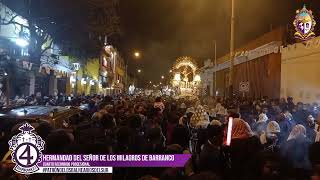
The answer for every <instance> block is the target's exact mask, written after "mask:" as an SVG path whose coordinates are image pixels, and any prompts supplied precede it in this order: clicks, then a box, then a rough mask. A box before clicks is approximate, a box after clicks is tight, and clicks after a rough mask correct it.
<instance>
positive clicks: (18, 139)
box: [9, 123, 44, 174]
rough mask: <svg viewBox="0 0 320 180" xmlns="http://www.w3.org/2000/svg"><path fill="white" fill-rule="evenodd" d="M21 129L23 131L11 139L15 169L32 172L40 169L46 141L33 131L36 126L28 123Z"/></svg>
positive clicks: (25, 172)
mask: <svg viewBox="0 0 320 180" xmlns="http://www.w3.org/2000/svg"><path fill="white" fill-rule="evenodd" d="M19 130H20V131H21V132H20V133H19V134H17V135H15V136H13V137H12V138H11V140H10V141H9V149H10V150H11V151H12V153H11V156H12V161H13V162H14V163H15V164H16V166H15V167H14V168H13V170H14V171H16V172H18V173H21V174H32V173H34V172H36V171H38V170H39V167H38V163H40V162H41V156H42V152H41V151H42V150H43V149H44V141H43V140H42V139H41V137H40V136H38V135H36V134H35V133H33V132H32V131H33V130H34V128H33V127H32V126H31V125H30V124H28V123H26V124H24V125H22V126H21V127H20V128H19Z"/></svg>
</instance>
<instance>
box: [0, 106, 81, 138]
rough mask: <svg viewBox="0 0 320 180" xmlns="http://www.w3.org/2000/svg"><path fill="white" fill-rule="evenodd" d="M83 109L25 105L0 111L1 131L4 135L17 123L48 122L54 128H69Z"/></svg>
mask: <svg viewBox="0 0 320 180" xmlns="http://www.w3.org/2000/svg"><path fill="white" fill-rule="evenodd" d="M80 113H81V110H80V109H79V108H75V107H61V106H24V107H18V108H12V109H6V110H3V111H0V131H1V134H2V135H4V134H6V133H8V132H10V131H11V129H12V127H13V126H15V125H16V124H19V123H23V122H29V123H40V122H48V123H50V124H51V125H52V126H53V127H54V128H69V127H70V126H69V124H70V120H71V119H75V118H77V117H79V116H80Z"/></svg>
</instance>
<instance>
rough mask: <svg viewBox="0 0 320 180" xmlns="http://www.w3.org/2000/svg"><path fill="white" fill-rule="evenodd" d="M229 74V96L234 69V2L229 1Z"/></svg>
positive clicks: (231, 91)
mask: <svg viewBox="0 0 320 180" xmlns="http://www.w3.org/2000/svg"><path fill="white" fill-rule="evenodd" d="M230 33H231V34H230V73H229V96H230V97H232V94H233V69H234V67H233V66H234V57H233V54H234V0H231V25H230Z"/></svg>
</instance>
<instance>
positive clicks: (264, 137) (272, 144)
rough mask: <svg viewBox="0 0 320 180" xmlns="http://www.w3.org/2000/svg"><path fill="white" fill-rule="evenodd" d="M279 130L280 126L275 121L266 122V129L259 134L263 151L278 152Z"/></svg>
mask: <svg viewBox="0 0 320 180" xmlns="http://www.w3.org/2000/svg"><path fill="white" fill-rule="evenodd" d="M280 132H281V130H280V126H279V124H278V123H277V122H276V121H270V122H269V123H268V124H267V128H266V131H265V132H263V133H262V134H261V136H260V142H261V144H263V146H264V149H265V151H271V152H278V150H279V148H280V144H279V134H280Z"/></svg>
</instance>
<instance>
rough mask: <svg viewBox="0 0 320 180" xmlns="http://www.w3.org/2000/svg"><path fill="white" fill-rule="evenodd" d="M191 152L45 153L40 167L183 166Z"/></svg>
mask: <svg viewBox="0 0 320 180" xmlns="http://www.w3.org/2000/svg"><path fill="white" fill-rule="evenodd" d="M190 157H191V154H117V155H114V154H85V155H83V154H59V155H58V154H43V155H42V158H41V159H42V162H41V163H38V165H39V166H40V167H183V166H184V165H185V164H186V162H187V161H188V160H189V159H190Z"/></svg>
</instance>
